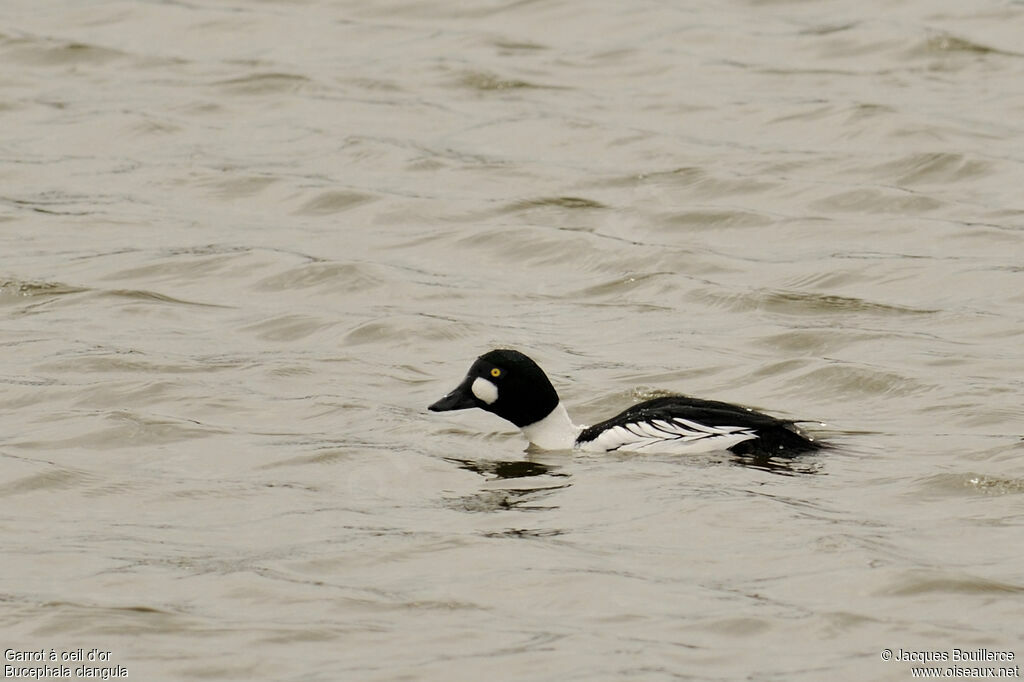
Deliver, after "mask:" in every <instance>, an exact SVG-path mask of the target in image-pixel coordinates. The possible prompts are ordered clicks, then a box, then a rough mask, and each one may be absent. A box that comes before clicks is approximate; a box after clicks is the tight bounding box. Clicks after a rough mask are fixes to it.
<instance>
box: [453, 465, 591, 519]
mask: <svg viewBox="0 0 1024 682" xmlns="http://www.w3.org/2000/svg"><path fill="white" fill-rule="evenodd" d="M444 460H445V461H446V462H451V463H453V464H455V465H456V466H458V467H459V468H460V469H464V470H466V471H472V472H473V473H476V474H480V475H481V476H482V477H484V479H485V481H486V482H485V484H484V488H483V489H481V490H480V492H478V493H474V494H471V495H465V496H462V497H459V498H456V499H449V500H448V501H447V503H448V504H449V506H451V507H452V508H455V509H461V510H464V511H474V512H479V511H501V510H508V509H515V510H517V511H540V510H550V509H557V508H558V507H557V506H551V505H548V506H545V505H543V504H540V502H541V501H544V500H547V498H548V497H550V496H551V495H553V494H554V493H555V492H557V491H559V490H562V489H565V488H569V487H570V486H571V485H572V483H571V482H569V481H568V479H569V478H570V477H571V474H569V473H568V472H565V471H562V467H561V466H556V465H549V464H543V463H541V462H538V461H533V460H510V461H496V460H471V459H460V458H456V457H445V458H444ZM550 534H556V533H555V532H551V533H550Z"/></svg>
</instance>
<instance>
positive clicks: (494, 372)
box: [491, 367, 501, 377]
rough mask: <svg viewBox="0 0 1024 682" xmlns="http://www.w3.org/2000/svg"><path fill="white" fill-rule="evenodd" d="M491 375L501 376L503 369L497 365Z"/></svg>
mask: <svg viewBox="0 0 1024 682" xmlns="http://www.w3.org/2000/svg"><path fill="white" fill-rule="evenodd" d="M491 376H492V377H500V376H501V370H500V369H498V368H497V367H495V368H494V369H492V370H491Z"/></svg>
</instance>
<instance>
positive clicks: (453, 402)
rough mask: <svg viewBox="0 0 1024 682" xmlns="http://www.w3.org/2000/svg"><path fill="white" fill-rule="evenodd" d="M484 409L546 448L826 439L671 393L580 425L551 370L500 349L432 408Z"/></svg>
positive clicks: (787, 423) (691, 448) (758, 446)
mask: <svg viewBox="0 0 1024 682" xmlns="http://www.w3.org/2000/svg"><path fill="white" fill-rule="evenodd" d="M471 408H479V409H481V410H485V411H487V412H491V413H493V414H496V415H497V416H499V417H501V418H502V419H505V420H507V421H509V422H511V423H512V424H514V425H515V426H517V427H519V429H520V431H521V432H522V434H523V436H525V437H526V439H527V440H528V441H530V443H531V445H532V446H533V447H534V448H536V449H540V450H580V451H584V452H639V453H644V452H647V453H660V454H691V453H702V452H714V451H729V452H732V453H734V454H737V455H756V456H775V455H779V456H785V457H789V456H793V455H796V454H799V453H803V452H809V451H813V450H818V449H821V448H822V447H823V443H821V442H819V441H816V440H815V439H814V438H812V437H810V436H808V435H806V434H805V433H803V432H802V431H801V430H800V429H798V428H797V426H796V424H797V422H796V421H793V420H787V419H779V418H777V417H772V416H770V415H767V414H763V413H761V412H757V411H755V410H753V409H751V408H749V407H743V406H740V405H733V404H731V403H725V402H719V401H717V400H703V399H701V398H692V397H690V396H686V395H668V396H662V397H658V398H653V399H650V400H645V401H643V402H640V403H637V404H636V405H633V406H632V407H629V408H628V409H626V410H625V411H623V412H621V413H619V414H617V415H615V416H614V417H612V418H611V419H607V420H605V421H602V422H600V423H597V424H594V425H593V426H578V425H576V424H574V423H573V422H572V420H571V419H570V417H569V413H568V411H567V410H566V408H565V406H564V405H563V404H562V402H561V400H560V399H559V397H558V392H557V391H556V390H555V387H554V386H553V385H552V384H551V380H550V379H548V376H547V374H545V373H544V370H542V369H541V368H540V366H539V365H538V364H537V363H536V362H534V361H533V360H532V359H530V358H529V357H528V356H526V355H524V354H523V353H521V352H519V351H518V350H514V349H511V348H498V349H495V350H492V351H489V352H487V353H484V354H483V355H481V356H480V357H478V358H477V359H476V360H475V361H474V362H473V364H472V365H471V366H470V368H469V372H468V373H467V374H466V377H465V378H464V379H463V380H462V382H461V383H460V384H459V385H458V386H457V387H456V388H455V389H454V390H452V391H451V392H449V393H448V394H446V395H445V396H444V397H443V398H441V399H440V400H438V401H437V402H435V403H433V404H432V405H430V406H429V407H428V408H427V409H428V410H430V411H431V412H448V411H452V410H466V409H471Z"/></svg>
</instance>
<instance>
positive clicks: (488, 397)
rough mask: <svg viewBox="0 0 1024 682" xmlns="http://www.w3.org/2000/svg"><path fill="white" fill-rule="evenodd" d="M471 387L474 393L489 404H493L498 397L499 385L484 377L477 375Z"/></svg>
mask: <svg viewBox="0 0 1024 682" xmlns="http://www.w3.org/2000/svg"><path fill="white" fill-rule="evenodd" d="M470 388H471V390H472V391H473V395H475V396H476V397H477V398H479V399H480V400H482V401H484V402H485V403H487V404H488V405H491V404H493V403H494V401H495V400H497V399H498V387H497V386H495V385H494V384H492V383H491V382H490V381H488V380H487V379H484V378H483V377H477V378H476V380H474V381H473V385H472V386H471V387H470Z"/></svg>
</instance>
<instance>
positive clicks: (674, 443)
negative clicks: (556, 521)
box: [581, 418, 757, 455]
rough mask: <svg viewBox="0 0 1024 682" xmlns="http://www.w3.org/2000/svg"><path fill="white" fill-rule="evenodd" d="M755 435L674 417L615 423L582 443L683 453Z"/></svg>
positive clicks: (728, 444) (586, 447)
mask: <svg viewBox="0 0 1024 682" xmlns="http://www.w3.org/2000/svg"><path fill="white" fill-rule="evenodd" d="M752 438H757V433H755V432H754V431H753V430H752V429H750V428H747V427H743V426H707V425H705V424H700V423H698V422H693V421H690V420H689V419H679V418H673V419H655V420H653V421H649V422H632V423H629V424H623V425H622V426H615V427H612V428H610V429H608V430H607V431H604V432H603V433H602V434H601V435H600V436H598V437H597V438H595V439H594V440H592V441H588V442H586V443H583V444H582V446H581V447H582V449H584V450H588V451H591V452H607V451H609V450H617V451H620V452H661V453H665V454H679V455H682V454H687V453H696V452H713V451H715V450H725V449H728V448H731V447H732V446H733V445H736V444H737V443H742V442H743V441H745V440H750V439H752Z"/></svg>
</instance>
